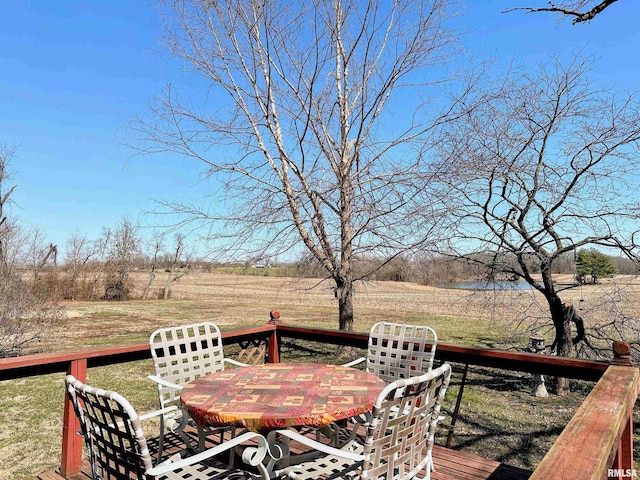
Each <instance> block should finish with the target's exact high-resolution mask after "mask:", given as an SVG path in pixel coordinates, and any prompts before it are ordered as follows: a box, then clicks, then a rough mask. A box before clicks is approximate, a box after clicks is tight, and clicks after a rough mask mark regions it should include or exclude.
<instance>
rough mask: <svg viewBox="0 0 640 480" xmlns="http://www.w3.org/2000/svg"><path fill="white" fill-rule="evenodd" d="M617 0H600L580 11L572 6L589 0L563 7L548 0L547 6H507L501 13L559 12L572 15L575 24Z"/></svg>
mask: <svg viewBox="0 0 640 480" xmlns="http://www.w3.org/2000/svg"><path fill="white" fill-rule="evenodd" d="M617 1H618V0H603V1H602V2H600V3H598V4H596V5H595V6H593V8H591V9H590V10H587V11H582V12H581V11H578V10H575V9H574V8H575V7H576V6H577V7H578V8H581V7H583V6H584V5H585V4H586V3H590V2H585V1H578V2H573V3H571V4H568V5H567V6H565V7H563V6H556V5H555V4H554V3H553V2H549V6H548V7H539V8H536V7H516V8H509V9H507V10H503V11H502V13H509V12H514V11H524V12H526V13H536V12H552V13H560V14H561V15H565V16H569V17H574V19H573V22H572V23H573V24H574V25H575V24H576V23H582V22H589V21H591V20H593V19H594V18H595V16H596V15H598V14H600V13H602V11H604V10H605V9H606V8H607V7H609V6H611V5H612V4H614V3H616V2H617Z"/></svg>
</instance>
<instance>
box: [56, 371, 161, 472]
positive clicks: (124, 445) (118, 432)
mask: <svg viewBox="0 0 640 480" xmlns="http://www.w3.org/2000/svg"><path fill="white" fill-rule="evenodd" d="M65 385H66V390H67V394H68V395H69V398H70V400H71V403H72V404H73V408H74V410H75V412H76V415H77V416H78V418H79V419H80V426H81V427H82V433H83V435H84V438H85V444H86V446H87V450H88V452H89V461H90V463H91V470H92V474H93V478H95V479H103V480H111V479H113V480H125V479H126V480H129V479H139V480H144V479H145V471H147V470H148V469H150V468H151V467H152V464H151V456H150V454H149V449H148V448H147V441H146V439H145V436H144V434H143V432H142V427H141V425H140V420H139V419H138V415H137V414H136V412H135V410H134V409H133V407H132V406H131V404H130V403H129V402H128V401H127V400H126V399H125V398H124V397H122V396H121V395H119V394H118V393H116V392H111V391H108V390H102V389H98V388H93V387H90V386H88V385H85V384H84V383H82V382H80V381H79V380H78V379H76V378H75V377H73V376H72V375H68V376H67V377H66V379H65Z"/></svg>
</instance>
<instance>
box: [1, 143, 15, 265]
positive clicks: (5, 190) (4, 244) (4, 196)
mask: <svg viewBox="0 0 640 480" xmlns="http://www.w3.org/2000/svg"><path fill="white" fill-rule="evenodd" d="M14 154H15V149H12V148H9V147H7V146H6V145H1V144H0V275H5V274H6V273H7V272H8V271H9V263H8V262H9V252H8V248H9V246H8V243H9V238H10V237H11V236H12V235H14V233H13V232H12V226H11V224H10V222H9V221H8V219H7V209H8V207H9V205H10V204H11V195H12V194H13V191H14V190H15V189H16V187H17V185H7V182H9V181H10V180H11V175H10V171H9V164H10V162H11V159H12V157H13V155H14Z"/></svg>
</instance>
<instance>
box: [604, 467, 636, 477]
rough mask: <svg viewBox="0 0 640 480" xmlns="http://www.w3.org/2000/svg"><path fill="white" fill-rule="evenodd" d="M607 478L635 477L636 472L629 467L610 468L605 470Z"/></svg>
mask: <svg viewBox="0 0 640 480" xmlns="http://www.w3.org/2000/svg"><path fill="white" fill-rule="evenodd" d="M607 476H608V477H609V478H636V477H637V476H638V472H637V471H636V470H635V469H631V468H610V469H609V470H607Z"/></svg>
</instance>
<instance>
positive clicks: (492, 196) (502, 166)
mask: <svg viewBox="0 0 640 480" xmlns="http://www.w3.org/2000/svg"><path fill="white" fill-rule="evenodd" d="M590 66H591V62H590V61H588V60H583V59H580V58H576V59H574V61H573V63H571V64H570V65H568V66H567V67H563V66H562V65H560V64H559V63H558V62H555V64H553V65H550V66H545V67H542V68H541V69H540V71H539V72H536V73H528V72H525V73H523V72H519V71H514V72H511V74H510V75H509V76H508V77H507V80H506V81H505V83H504V84H503V85H502V86H501V88H500V89H498V90H497V91H495V92H493V93H492V94H488V95H487V98H486V102H485V103H484V104H483V106H482V107H480V108H477V109H476V110H474V111H473V112H471V113H470V114H469V115H467V116H466V117H464V118H461V119H460V121H459V122H456V123H450V124H448V125H447V126H445V128H444V129H443V135H442V138H441V139H440V144H439V145H440V148H441V155H442V158H444V159H445V162H446V163H447V165H448V166H449V169H450V172H449V175H448V178H449V179H450V183H449V185H448V187H449V188H450V190H449V191H448V196H447V199H448V200H449V201H450V202H451V203H452V204H453V205H454V206H455V212H456V215H455V216H454V222H452V224H451V227H450V231H451V233H452V236H453V238H454V241H453V249H454V251H458V252H460V254H461V255H462V256H465V257H467V258H469V259H471V260H474V261H478V262H481V263H482V264H483V265H484V267H485V268H486V271H487V273H488V274H492V273H495V272H502V273H504V274H506V275H508V276H510V277H513V278H519V279H523V280H524V281H526V282H527V283H528V284H529V285H531V286H532V287H533V288H534V289H535V290H537V291H538V292H540V293H541V294H542V295H543V296H544V298H545V299H546V303H547V306H548V308H549V312H550V318H551V321H552V322H553V325H554V330H555V338H554V342H553V349H554V350H555V352H556V353H557V354H558V355H565V356H568V355H571V354H572V353H573V350H574V348H573V346H574V345H575V344H577V343H579V342H581V341H584V340H585V336H584V325H583V322H582V319H581V317H580V316H579V315H576V314H575V313H576V312H575V310H574V309H573V308H572V306H571V305H570V304H568V303H565V302H563V300H562V292H563V290H565V288H567V287H566V286H560V285H558V284H557V283H556V282H555V281H554V274H553V271H554V270H553V267H554V263H555V262H556V261H557V260H559V259H561V258H562V257H563V255H566V254H567V253H569V252H575V251H576V250H577V249H579V248H581V247H585V246H588V245H591V246H597V247H600V248H607V249H615V250H617V251H619V252H622V253H623V254H625V255H627V256H629V257H631V258H635V256H634V253H635V248H636V247H637V245H636V234H637V228H638V222H637V219H638V213H639V212H640V209H639V205H638V195H637V191H638V190H637V189H638V185H637V181H638V178H640V177H638V174H639V173H640V169H639V165H640V162H639V161H638V146H639V145H640V111H639V109H638V103H637V97H636V96H629V97H627V98H625V99H623V100H621V101H618V100H617V99H616V98H615V97H614V95H613V94H612V93H610V92H607V91H602V90H597V89H594V88H593V87H592V86H590V85H589V82H588V81H587V79H586V75H587V72H588V71H589V68H590ZM443 177H444V175H443ZM472 246H473V247H476V251H478V252H485V253H489V255H486V254H485V255H473V254H468V253H467V252H468V250H469V249H470V248H471V247H472ZM464 249H467V252H465V251H464ZM537 272H539V274H540V275H541V279H542V281H541V282H540V281H539V278H536V275H535V273H537ZM572 323H573V326H575V335H573V334H572ZM567 385H568V384H567V383H566V382H565V383H563V384H561V385H559V386H558V387H559V393H564V392H566V388H567Z"/></svg>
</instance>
